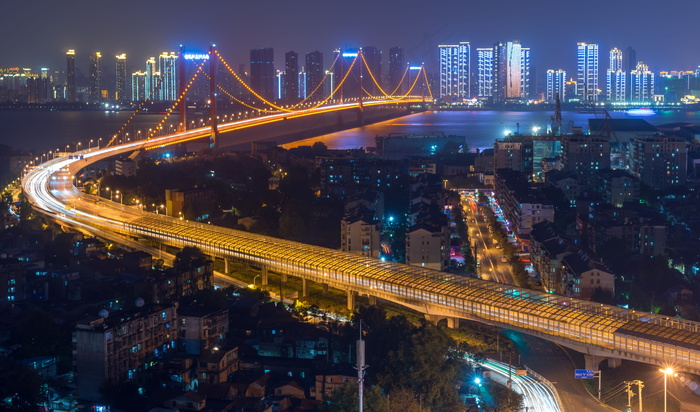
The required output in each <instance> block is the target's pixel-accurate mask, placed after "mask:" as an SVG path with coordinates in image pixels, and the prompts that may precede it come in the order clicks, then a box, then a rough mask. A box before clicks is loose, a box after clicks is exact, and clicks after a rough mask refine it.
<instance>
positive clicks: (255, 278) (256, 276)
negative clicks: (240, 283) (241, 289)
mask: <svg viewBox="0 0 700 412" xmlns="http://www.w3.org/2000/svg"><path fill="white" fill-rule="evenodd" d="M259 277H260V275H255V277H253V289H255V281H256V280H257V279H258V278H259Z"/></svg>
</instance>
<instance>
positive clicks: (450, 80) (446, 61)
mask: <svg viewBox="0 0 700 412" xmlns="http://www.w3.org/2000/svg"><path fill="white" fill-rule="evenodd" d="M438 48H439V50H440V97H441V98H448V99H451V100H452V101H453V102H458V101H462V100H464V99H468V98H469V97H470V93H469V88H470V85H471V81H470V65H469V59H470V54H471V47H470V45H469V42H460V43H459V44H457V45H440V46H438Z"/></svg>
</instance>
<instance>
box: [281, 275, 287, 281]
mask: <svg viewBox="0 0 700 412" xmlns="http://www.w3.org/2000/svg"><path fill="white" fill-rule="evenodd" d="M280 279H281V280H282V282H285V283H286V282H287V274H286V273H282V274H280Z"/></svg>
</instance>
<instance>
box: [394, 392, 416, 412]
mask: <svg viewBox="0 0 700 412" xmlns="http://www.w3.org/2000/svg"><path fill="white" fill-rule="evenodd" d="M387 398H389V412H420V411H421V410H422V409H423V408H422V407H421V402H420V400H419V399H420V396H418V397H417V396H416V394H415V393H413V391H411V390H409V389H406V388H402V389H397V390H395V391H393V392H391V393H390V394H389V395H388V396H387ZM416 398H419V399H416Z"/></svg>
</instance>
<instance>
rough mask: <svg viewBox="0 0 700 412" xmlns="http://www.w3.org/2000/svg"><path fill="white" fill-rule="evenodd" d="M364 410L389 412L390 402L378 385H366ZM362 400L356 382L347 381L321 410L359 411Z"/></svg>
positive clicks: (322, 411) (334, 411)
mask: <svg viewBox="0 0 700 412" xmlns="http://www.w3.org/2000/svg"><path fill="white" fill-rule="evenodd" d="M362 406H363V410H365V411H367V412H388V411H389V402H388V400H387V399H386V398H385V397H384V395H382V389H381V388H380V387H378V386H369V387H367V386H365V388H364V391H363V402H362ZM359 407H360V400H359V395H358V389H357V384H356V383H351V382H347V383H345V384H344V385H343V386H341V387H339V388H338V389H336V390H335V391H334V392H333V395H332V396H331V397H330V398H329V399H326V400H324V402H323V404H321V407H320V408H319V410H320V411H321V412H357V410H358V409H359Z"/></svg>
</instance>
